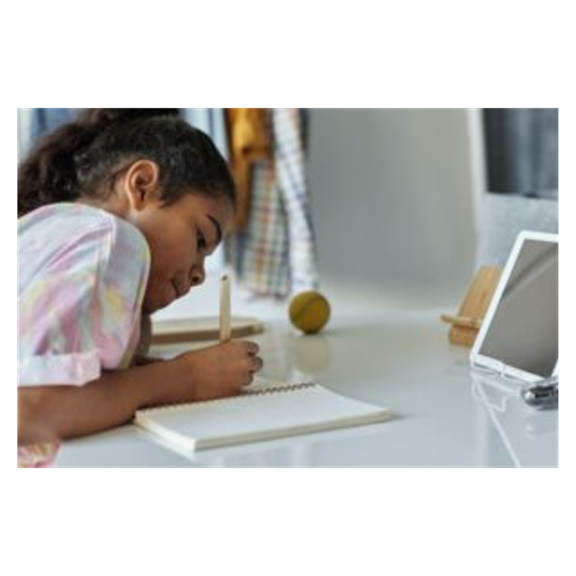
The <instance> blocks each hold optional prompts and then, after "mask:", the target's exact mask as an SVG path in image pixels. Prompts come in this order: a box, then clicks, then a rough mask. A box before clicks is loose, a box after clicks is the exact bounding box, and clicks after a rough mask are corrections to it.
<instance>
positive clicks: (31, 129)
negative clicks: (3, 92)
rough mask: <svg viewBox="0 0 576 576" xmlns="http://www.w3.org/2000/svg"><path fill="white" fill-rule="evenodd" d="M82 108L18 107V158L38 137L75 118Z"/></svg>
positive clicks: (30, 147) (24, 154)
mask: <svg viewBox="0 0 576 576" xmlns="http://www.w3.org/2000/svg"><path fill="white" fill-rule="evenodd" d="M80 110H82V108H18V159H19V160H21V159H22V158H24V156H26V154H28V152H29V151H30V150H31V149H32V147H33V146H34V144H35V143H36V141H37V140H38V138H41V137H42V136H44V135H45V134H48V132H52V131H53V130H55V129H56V128H58V127H59V126H61V125H62V124H65V123H66V122H71V121H72V120H75V119H76V117H77V116H78V113H79V112H80Z"/></svg>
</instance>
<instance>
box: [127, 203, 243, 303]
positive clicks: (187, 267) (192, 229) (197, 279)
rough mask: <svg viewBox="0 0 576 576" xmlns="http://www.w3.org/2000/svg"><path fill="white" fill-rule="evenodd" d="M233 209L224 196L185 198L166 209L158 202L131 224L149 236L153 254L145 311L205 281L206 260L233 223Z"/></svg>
mask: <svg viewBox="0 0 576 576" xmlns="http://www.w3.org/2000/svg"><path fill="white" fill-rule="evenodd" d="M232 212H233V210H232V205H231V203H230V201H229V200H228V199H227V198H225V197H223V196H217V197H209V196H204V195H200V194H185V195H184V196H182V198H180V199H179V200H178V201H177V202H175V203H174V204H172V205H169V206H163V205H162V204H161V203H160V201H159V200H156V199H152V200H149V201H148V203H147V204H146V205H145V206H144V207H142V208H141V209H140V210H137V211H130V213H129V215H128V218H127V219H128V220H129V221H130V222H132V223H133V224H135V225H136V226H137V227H138V228H139V229H140V230H141V232H142V233H143V234H144V236H145V237H146V240H147V241H148V245H149V247H150V252H151V254H152V267H151V271H150V278H149V281H148V286H147V289H146V294H145V296H144V305H143V311H144V313H146V314H151V313H153V312H155V311H156V310H160V309H161V308H165V307H166V306H168V305H169V304H171V303H172V302H173V301H174V300H176V299H177V298H180V297H182V296H184V295H185V294H187V293H188V291H189V290H190V288H192V287H193V286H197V285H199V284H202V282H204V277H205V271H204V259H205V258H206V257H207V256H209V255H210V254H212V252H213V251H214V250H215V249H216V247H217V246H218V244H219V243H220V241H221V240H222V237H223V235H224V234H225V232H226V231H227V229H228V227H229V225H230V224H231V221H232Z"/></svg>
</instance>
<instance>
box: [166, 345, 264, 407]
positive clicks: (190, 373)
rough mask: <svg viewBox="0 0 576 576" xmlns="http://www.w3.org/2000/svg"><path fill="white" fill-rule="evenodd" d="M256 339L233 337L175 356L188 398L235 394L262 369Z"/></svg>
mask: <svg viewBox="0 0 576 576" xmlns="http://www.w3.org/2000/svg"><path fill="white" fill-rule="evenodd" d="M258 351H259V346H258V344H256V343H255V342H247V341H244V340H230V341H229V342H225V343H224V344H217V345H215V346H210V347H209V348H205V349H203V350H196V351H193V352H187V353H185V354H182V355H181V356H178V357H177V358H175V360H174V361H175V362H176V363H178V364H179V373H180V374H181V375H182V379H181V382H182V384H183V385H184V386H185V387H186V390H182V393H183V394H184V395H186V396H188V398H187V400H207V399H211V398H222V397H225V396H233V395H235V394H238V393H239V392H240V389H241V388H242V386H246V385H248V384H250V383H251V382H252V379H253V378H254V373H255V372H258V370H260V368H262V359H261V358H260V357H259V356H258Z"/></svg>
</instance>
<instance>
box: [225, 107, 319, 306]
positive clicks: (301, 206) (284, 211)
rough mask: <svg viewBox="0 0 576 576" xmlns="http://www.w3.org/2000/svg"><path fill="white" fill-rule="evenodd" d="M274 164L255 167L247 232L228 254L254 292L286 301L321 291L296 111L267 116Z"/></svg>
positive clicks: (240, 234)
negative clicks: (304, 292) (295, 294)
mask: <svg viewBox="0 0 576 576" xmlns="http://www.w3.org/2000/svg"><path fill="white" fill-rule="evenodd" d="M268 122H269V125H270V138H271V140H270V141H271V145H272V154H273V156H272V161H270V160H268V161H266V160H263V161H259V162H255V163H254V165H253V168H252V179H251V187H250V212H249V217H248V226H247V229H246V231H245V232H242V231H239V232H236V234H234V235H233V236H232V237H231V239H230V242H229V255H230V259H231V261H232V263H233V264H234V267H235V269H236V273H237V275H238V278H239V280H240V281H241V282H242V283H243V284H244V285H245V286H246V287H247V288H248V289H250V290H251V291H252V292H254V293H255V294H259V295H265V296H276V297H285V296H287V295H289V294H290V293H293V292H298V291H300V290H305V289H313V288H317V287H318V271H317V265H316V253H315V246H314V236H313V228H312V220H311V214H310V205H309V195H308V188H307V185H306V170H305V168H306V166H305V157H304V142H303V132H302V116H301V114H300V111H299V110H298V109H296V108H275V109H271V110H269V111H268Z"/></svg>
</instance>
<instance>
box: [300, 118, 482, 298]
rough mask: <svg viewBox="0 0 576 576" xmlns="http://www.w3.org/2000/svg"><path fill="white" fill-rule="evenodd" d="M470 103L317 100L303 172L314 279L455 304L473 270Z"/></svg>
mask: <svg viewBox="0 0 576 576" xmlns="http://www.w3.org/2000/svg"><path fill="white" fill-rule="evenodd" d="M475 126H476V124H475V117H474V112H469V111H467V110H463V109H411V110H410V109H368V110H354V109H345V110H336V109H315V110H312V111H311V113H310V150H309V154H310V156H309V177H310V189H311V195H312V210H313V216H314V222H315V227H316V235H317V243H318V256H319V262H320V272H321V278H323V280H324V282H325V284H328V285H330V284H342V283H346V284H351V285H353V286H358V287H359V293H360V289H362V290H364V289H368V288H371V289H373V290H375V291H380V292H382V293H383V294H384V295H386V296H388V297H389V298H390V300H391V301H392V300H395V301H397V300H401V301H406V302H407V303H412V304H414V305H428V304H431V305H446V304H451V305H452V306H455V305H457V304H458V303H459V301H460V300H461V298H462V296H463V294H464V291H465V290H466V287H467V286H468V283H469V281H470V279H471V277H472V275H473V273H474V269H475V251H476V232H475V228H476V220H475V211H476V209H475V206H476V202H477V198H476V197H475V194H477V188H479V187H482V186H483V183H482V182H481V181H480V180H479V178H480V176H481V175H480V174H479V173H478V171H477V166H478V162H479V159H478V157H477V156H476V155H477V153H478V150H477V149H476V147H477V144H478V142H477V140H476V137H477V134H475V133H474V132H475V129H476V128H475Z"/></svg>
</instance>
